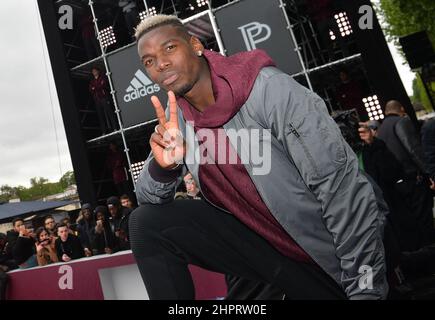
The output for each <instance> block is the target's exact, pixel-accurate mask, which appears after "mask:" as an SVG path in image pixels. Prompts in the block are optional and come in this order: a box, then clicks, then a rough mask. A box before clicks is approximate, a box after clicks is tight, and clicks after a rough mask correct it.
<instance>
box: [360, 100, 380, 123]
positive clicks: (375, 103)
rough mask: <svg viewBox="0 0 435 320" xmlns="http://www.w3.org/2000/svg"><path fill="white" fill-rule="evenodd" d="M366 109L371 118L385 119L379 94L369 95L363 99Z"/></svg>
mask: <svg viewBox="0 0 435 320" xmlns="http://www.w3.org/2000/svg"><path fill="white" fill-rule="evenodd" d="M362 102H363V103H364V106H365V108H366V111H367V113H368V115H369V119H370V120H382V119H384V117H385V116H384V113H383V111H382V108H381V104H380V103H379V100H378V96H377V95H374V96H369V97H366V98H363V99H362Z"/></svg>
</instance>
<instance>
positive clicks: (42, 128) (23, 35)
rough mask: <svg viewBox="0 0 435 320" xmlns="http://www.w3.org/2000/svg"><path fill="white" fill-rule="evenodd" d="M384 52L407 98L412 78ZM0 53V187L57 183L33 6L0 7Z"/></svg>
mask: <svg viewBox="0 0 435 320" xmlns="http://www.w3.org/2000/svg"><path fill="white" fill-rule="evenodd" d="M41 36H42V38H43V39H42V41H41ZM389 47H390V51H391V52H392V55H393V58H394V60H395V63H396V66H397V68H398V70H399V74H400V76H401V78H402V82H403V83H404V85H405V88H406V90H407V92H408V94H412V80H413V78H414V75H413V73H412V72H411V71H410V69H409V67H408V66H407V65H403V59H402V57H401V56H400V55H399V54H398V53H397V51H396V49H395V48H394V46H393V45H392V44H390V45H389ZM0 52H1V55H0V57H1V59H0V99H1V100H0V114H1V115H0V186H1V185H4V184H8V185H10V186H18V185H22V186H26V187H29V186H30V182H29V180H30V178H32V177H44V178H47V179H49V181H50V182H56V181H58V180H59V179H60V177H61V176H62V175H63V174H64V173H65V172H67V171H69V170H72V163H71V158H70V154H69V149H68V144H67V140H66V136H65V130H64V127H63V122H62V116H61V113H60V108H59V102H58V98H57V94H56V88H55V85H54V80H53V76H52V73H51V66H50V61H49V58H48V54H47V48H46V44H45V38H44V34H43V32H42V29H41V22H40V18H39V13H38V10H37V6H36V0H13V1H1V3H0ZM45 63H47V66H46V65H45Z"/></svg>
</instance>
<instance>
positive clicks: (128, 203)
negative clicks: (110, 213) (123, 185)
mask: <svg viewBox="0 0 435 320" xmlns="http://www.w3.org/2000/svg"><path fill="white" fill-rule="evenodd" d="M121 205H122V206H123V207H126V208H131V207H132V206H133V204H132V203H131V201H130V199H121Z"/></svg>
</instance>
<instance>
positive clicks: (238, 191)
mask: <svg viewBox="0 0 435 320" xmlns="http://www.w3.org/2000/svg"><path fill="white" fill-rule="evenodd" d="M204 56H205V58H206V59H207V62H208V64H209V67H210V73H211V80H212V86H213V93H214V96H215V104H214V105H211V106H208V107H207V108H206V109H205V110H204V111H203V112H199V111H198V110H196V109H195V108H194V107H193V106H192V105H191V104H190V103H189V102H188V101H187V100H186V99H184V98H183V97H179V98H178V100H177V102H178V105H179V106H180V108H181V109H182V111H183V115H184V118H185V120H187V121H193V122H194V130H195V132H198V130H200V129H201V128H208V129H211V130H213V133H214V135H215V139H214V140H215V143H214V145H212V143H210V142H211V141H209V142H207V140H206V139H204V141H201V137H198V138H199V143H200V153H201V157H209V158H211V154H213V153H210V152H207V150H210V149H211V148H215V150H214V152H215V153H214V155H215V156H216V158H217V157H218V154H219V152H222V151H223V150H225V149H226V150H225V151H226V155H227V161H226V162H227V164H217V163H214V161H212V163H210V161H207V162H206V163H205V164H202V165H200V167H199V180H200V182H201V191H202V193H203V194H204V196H205V197H206V198H207V199H208V200H210V201H211V202H212V203H213V204H215V205H217V206H219V207H221V208H223V209H226V210H227V211H229V212H231V213H232V214H233V215H234V216H236V217H237V218H238V219H239V220H240V221H241V222H242V223H244V224H245V225H246V226H247V227H249V228H250V229H251V230H253V231H255V232H256V233H257V234H259V235H260V236H262V237H263V238H265V239H266V240H267V241H268V242H269V243H270V244H272V246H273V247H275V248H276V249H277V250H278V251H279V252H281V253H282V254H284V255H285V256H287V257H289V258H292V259H294V260H297V261H302V262H307V263H314V262H313V261H312V260H311V258H310V257H309V256H308V254H307V253H306V252H305V251H304V250H303V249H302V248H301V247H299V245H298V244H297V243H296V242H295V241H294V240H293V239H292V238H291V237H290V235H289V234H288V233H287V232H286V231H285V230H284V229H283V228H282V226H281V225H280V224H279V223H278V221H276V219H275V218H274V217H273V215H272V214H271V213H270V211H269V209H268V208H267V206H266V205H265V204H264V202H263V200H262V199H261V197H260V195H259V194H258V191H257V189H256V187H255V185H254V184H253V182H252V180H251V178H250V176H249V174H248V172H247V171H246V168H245V166H244V165H243V164H242V163H241V161H240V158H239V157H238V155H237V153H236V151H235V150H234V149H233V147H232V145H231V143H230V142H229V139H228V137H227V136H226V134H225V132H224V131H223V128H222V126H223V125H224V124H225V123H226V122H228V120H230V119H231V118H232V117H233V116H234V115H235V114H236V113H237V112H238V111H239V109H240V108H241V107H242V105H243V104H244V103H245V101H246V100H247V99H248V97H249V94H250V92H251V90H252V87H253V86H254V83H255V80H256V78H257V76H258V73H259V72H260V70H261V69H262V68H264V67H266V66H273V65H274V63H273V61H272V60H271V58H270V57H269V56H268V55H267V54H266V53H265V52H264V51H261V50H254V51H250V52H244V53H239V54H236V55H233V56H231V57H223V56H221V55H220V54H217V53H214V52H212V51H207V50H206V51H205V52H204ZM218 135H221V137H222V135H223V137H222V138H223V139H222V140H221V141H225V145H222V144H221V145H218V141H219V139H218ZM220 150H221V151H220ZM230 154H232V155H233V156H234V158H237V164H228V159H229V155H230ZM234 158H233V159H234ZM201 163H203V162H201ZM271 183H273V182H271Z"/></svg>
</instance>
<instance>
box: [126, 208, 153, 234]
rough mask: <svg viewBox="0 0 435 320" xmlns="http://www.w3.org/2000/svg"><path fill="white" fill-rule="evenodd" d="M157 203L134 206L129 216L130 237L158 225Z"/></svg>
mask: <svg viewBox="0 0 435 320" xmlns="http://www.w3.org/2000/svg"><path fill="white" fill-rule="evenodd" d="M159 207H160V206H158V205H152V204H146V205H142V206H140V207H138V208H136V209H135V210H134V211H133V212H132V213H131V214H130V217H129V222H128V224H129V225H128V227H129V230H130V233H131V235H130V237H135V236H137V235H141V234H144V233H146V232H147V231H151V230H153V229H155V228H157V227H158V220H159V214H158V213H159Z"/></svg>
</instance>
